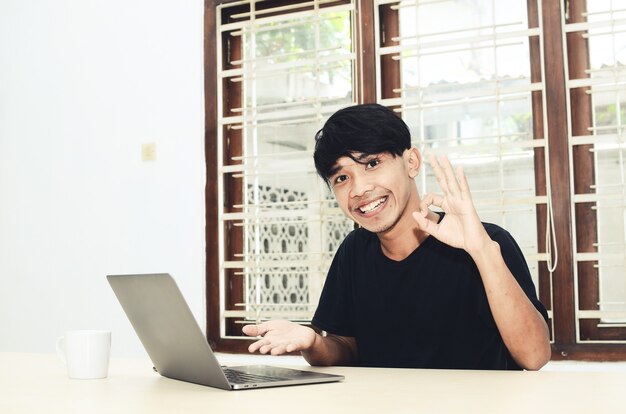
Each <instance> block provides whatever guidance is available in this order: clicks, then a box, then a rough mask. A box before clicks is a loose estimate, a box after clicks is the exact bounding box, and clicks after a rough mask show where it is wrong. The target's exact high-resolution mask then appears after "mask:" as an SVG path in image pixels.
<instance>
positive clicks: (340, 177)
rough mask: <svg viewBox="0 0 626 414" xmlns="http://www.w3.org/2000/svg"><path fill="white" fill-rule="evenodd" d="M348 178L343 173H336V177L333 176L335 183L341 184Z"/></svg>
mask: <svg viewBox="0 0 626 414" xmlns="http://www.w3.org/2000/svg"><path fill="white" fill-rule="evenodd" d="M347 179H348V177H347V176H345V175H338V176H337V178H335V184H341V183H343V182H344V181H346V180H347Z"/></svg>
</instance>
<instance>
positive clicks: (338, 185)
mask: <svg viewBox="0 0 626 414" xmlns="http://www.w3.org/2000/svg"><path fill="white" fill-rule="evenodd" d="M414 151H417V150H414ZM352 155H353V156H354V158H355V159H356V160H357V161H358V162H355V161H354V160H353V159H351V158H349V157H341V158H339V159H338V160H337V163H336V164H335V169H334V170H333V173H332V175H331V176H330V185H331V187H332V189H333V192H334V193H335V197H336V198H337V202H338V203H339V207H340V208H341V210H342V211H343V212H344V214H345V215H346V216H347V217H348V218H350V219H352V220H354V221H355V222H357V223H358V224H359V225H360V226H361V227H364V228H365V229H367V230H369V231H371V232H373V233H384V232H387V231H389V230H391V229H393V228H394V226H395V225H396V224H397V223H398V222H399V221H400V220H401V219H403V218H405V217H408V216H410V214H411V211H407V205H408V203H409V200H410V198H411V196H412V194H414V195H415V196H417V190H416V188H415V182H414V180H413V178H414V177H415V175H417V170H415V174H411V171H412V167H411V162H410V161H409V159H410V157H411V156H412V155H415V153H412V150H406V151H405V152H404V154H403V156H393V155H392V154H390V153H381V154H374V155H366V154H358V153H355V154H352ZM418 202H419V201H418Z"/></svg>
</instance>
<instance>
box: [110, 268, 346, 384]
mask: <svg viewBox="0 0 626 414" xmlns="http://www.w3.org/2000/svg"><path fill="white" fill-rule="evenodd" d="M107 280H108V281H109V284H110V285H111V287H112V288H113V291H114V292H115V295H116V296H117V299H118V300H119V302H120V304H121V305H122V308H123V309H124V312H125V313H126V316H127V317H128V319H129V320H130V323H131V324H132V326H133V328H134V329H135V332H136V333H137V336H138V337H139V339H140V340H141V343H142V344H143V346H144V348H145V349H146V351H147V353H148V356H149V357H150V359H151V360H152V363H153V364H154V369H155V370H156V371H157V372H158V373H159V374H161V375H162V376H164V377H167V378H172V379H177V380H181V381H187V382H192V383H196V384H202V385H208V386H210V387H215V388H221V389H223V390H242V389H253V388H266V387H278V386H286V385H300V384H316V383H325V382H335V381H342V380H344V379H345V378H344V376H343V375H333V374H326V373H320V372H313V371H303V370H297V369H290V368H281V367H272V366H267V365H251V366H239V367H222V366H221V365H220V364H219V362H218V360H217V358H216V357H215V355H214V354H213V350H212V349H211V347H210V346H209V344H208V342H207V339H206V337H205V336H204V334H203V333H202V330H201V329H200V326H199V325H198V323H197V321H196V319H195V318H194V316H193V314H192V313H191V310H190V309H189V306H188V305H187V302H186V301H185V298H184V297H183V295H182V293H181V291H180V289H179V288H178V286H177V284H176V282H175V281H174V278H172V276H170V275H169V274H167V273H163V274H138V275H109V276H107Z"/></svg>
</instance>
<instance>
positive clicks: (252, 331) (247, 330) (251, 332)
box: [241, 325, 261, 336]
mask: <svg viewBox="0 0 626 414" xmlns="http://www.w3.org/2000/svg"><path fill="white" fill-rule="evenodd" d="M241 331H242V332H243V333H244V334H246V335H248V336H259V335H260V333H259V332H260V331H261V330H260V329H259V326H258V325H245V326H244V327H243V328H241Z"/></svg>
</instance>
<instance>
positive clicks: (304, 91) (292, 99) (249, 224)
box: [222, 3, 355, 321]
mask: <svg viewBox="0 0 626 414" xmlns="http://www.w3.org/2000/svg"><path fill="white" fill-rule="evenodd" d="M251 4H252V3H251ZM262 6H263V5H260V4H258V3H257V4H256V6H255V7H262ZM223 7H224V8H225V9H228V7H230V6H228V5H225V6H223ZM232 7H234V8H237V7H241V6H240V5H235V6H232ZM251 9H252V6H251V8H250V9H249V10H251ZM303 9H306V10H305V11H303ZM352 10H353V5H352V4H350V3H343V4H339V3H336V4H332V5H321V4H313V3H307V5H306V6H303V8H301V9H299V10H298V11H297V12H294V13H289V12H285V11H284V10H283V11H274V12H267V10H265V11H263V12H259V13H258V14H257V15H256V16H255V18H254V20H252V18H251V16H249V15H247V16H246V15H241V14H240V15H239V18H240V19H242V21H240V23H241V24H240V25H239V26H238V27H235V28H232V30H228V32H227V34H226V36H229V38H230V39H231V40H232V39H235V40H236V41H235V40H233V41H232V42H227V43H226V44H227V45H228V46H230V47H233V48H235V49H233V50H230V51H229V53H227V54H226V56H241V58H237V59H234V61H233V62H230V63H231V65H230V66H229V65H228V64H223V65H222V67H223V68H224V69H231V70H230V71H227V70H225V71H224V72H223V79H224V81H225V87H226V88H227V92H230V93H239V94H240V95H241V97H242V103H241V107H240V108H237V107H232V108H226V109H227V110H226V111H222V112H223V113H225V114H227V115H228V117H224V118H222V122H223V124H224V125H226V123H229V124H230V125H231V126H230V127H227V128H226V129H225V131H226V132H225V133H226V134H229V133H231V132H232V133H233V136H235V133H236V134H238V135H237V139H236V140H232V141H231V140H229V139H228V138H227V139H226V140H225V142H226V145H230V143H231V142H232V143H236V142H239V139H240V140H241V142H242V144H241V145H242V148H241V151H242V155H241V157H239V158H236V159H232V160H229V159H226V160H225V163H226V164H227V165H232V166H237V165H238V164H243V166H242V167H237V172H236V173H230V174H224V177H225V178H226V180H227V182H229V183H231V185H232V184H233V183H235V184H237V183H241V187H242V188H241V192H242V197H241V199H242V206H240V209H239V210H238V211H241V214H242V216H241V217H239V216H236V217H235V218H234V219H232V220H239V221H234V222H235V223H236V225H238V226H242V227H243V235H244V241H243V251H242V252H241V253H240V254H239V256H240V259H241V268H240V269H237V273H238V274H240V275H242V276H243V278H244V279H243V280H244V301H245V303H243V304H240V305H239V306H240V308H239V309H232V310H245V311H247V318H248V319H266V318H269V317H280V318H289V319H293V320H303V321H306V320H308V319H309V318H310V316H311V315H312V312H313V311H314V310H315V305H316V304H317V301H318V296H319V293H320V291H321V287H322V285H323V281H324V277H325V276H326V271H327V269H328V266H329V265H330V261H331V260H332V256H333V254H334V252H335V250H336V249H337V247H338V245H339V242H340V241H342V240H343V238H344V237H345V235H346V234H347V233H348V232H349V231H350V230H352V228H353V224H352V222H350V221H348V220H346V219H345V217H344V216H343V214H342V213H341V211H340V210H339V209H338V208H337V206H336V204H335V203H334V199H333V197H332V194H330V192H329V190H328V189H327V188H326V185H325V184H324V183H323V182H322V181H321V180H320V179H319V178H318V177H317V175H316V173H315V169H314V165H313V157H312V153H313V148H314V144H315V140H314V136H315V133H316V132H317V131H318V130H319V129H320V128H321V126H322V124H323V122H324V121H325V119H326V118H327V117H328V116H329V115H330V114H331V113H333V112H334V111H335V110H337V109H339V108H340V107H343V106H347V105H350V104H352V103H354V97H353V95H354V94H353V90H352V85H353V84H354V79H353V77H354V74H353V68H354V66H355V65H354V61H355V56H354V51H353V41H352ZM246 19H248V20H246ZM251 22H253V24H249V23H251ZM244 23H245V24H244ZM233 67H234V68H235V70H232V68H233ZM228 88H232V91H230V90H228ZM232 102H236V99H234V100H232ZM229 103H230V101H227V102H226V104H229ZM232 105H234V106H236V105H237V104H235V103H233V104H232ZM233 131H234V132H233ZM235 180H239V181H235ZM228 191H233V190H232V189H230V190H228ZM228 219H229V218H228V217H227V220H228ZM225 237H226V238H228V237H229V235H228V234H226V235H225ZM224 243H228V241H227V240H225V241H224ZM230 310H231V309H227V310H226V311H227V312H228V311H230Z"/></svg>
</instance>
